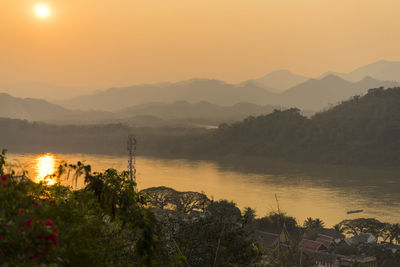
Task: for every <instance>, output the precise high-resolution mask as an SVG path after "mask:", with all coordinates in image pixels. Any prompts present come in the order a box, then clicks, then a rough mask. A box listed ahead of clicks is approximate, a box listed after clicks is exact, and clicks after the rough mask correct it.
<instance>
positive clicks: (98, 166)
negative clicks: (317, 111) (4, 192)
mask: <svg viewBox="0 0 400 267" xmlns="http://www.w3.org/2000/svg"><path fill="white" fill-rule="evenodd" d="M8 160H9V161H10V162H12V161H18V162H20V163H21V165H22V166H23V167H24V168H25V170H26V171H28V175H29V176H31V177H34V179H35V181H40V180H43V177H44V176H45V175H46V174H48V173H51V172H53V171H54V170H57V167H58V165H59V164H60V163H62V160H66V161H67V162H69V163H76V162H77V161H81V162H83V163H85V164H90V165H91V166H92V170H93V171H104V170H105V169H107V168H115V169H118V170H124V169H126V168H127V165H128V161H127V157H124V156H106V155H88V154H45V155H33V154H13V155H9V156H8ZM136 163H137V164H136V167H137V170H138V172H137V183H138V189H139V190H142V189H145V188H148V187H154V186H168V187H172V188H174V189H176V190H179V191H197V192H201V191H204V192H205V193H206V194H207V195H208V196H209V197H212V198H214V199H215V200H219V199H227V200H231V201H234V202H235V203H237V205H238V207H239V208H240V209H243V208H244V207H252V208H254V209H255V210H256V212H257V216H260V217H262V216H265V215H266V214H268V213H269V212H270V211H273V210H276V209H277V203H276V198H275V195H277V196H278V200H279V206H280V209H281V210H282V211H284V212H286V213H287V214H288V215H290V216H294V217H296V218H297V220H298V223H300V224H303V222H304V220H305V219H307V217H312V218H320V219H322V220H323V221H324V222H325V225H326V226H329V227H330V226H333V225H334V224H337V223H338V222H340V221H341V220H344V219H354V218H358V217H366V218H377V219H378V220H381V221H385V222H391V223H398V222H400V194H399V190H400V172H399V171H398V170H396V171H389V170H388V171H383V170H374V169H371V168H367V169H365V170H364V168H362V169H361V170H358V169H356V168H347V167H346V168H345V170H343V172H342V171H341V172H338V173H337V174H335V175H333V172H334V171H335V170H336V171H337V170H338V167H337V166H335V169H333V170H332V169H331V168H328V167H323V168H322V167H321V168H322V170H321V171H319V172H318V173H317V175H314V174H313V175H312V176H309V175H308V174H306V173H303V172H299V171H297V172H293V173H290V174H278V173H276V172H273V173H272V172H271V173H269V172H268V171H265V172H245V171H237V170H235V169H230V168H226V167H224V166H222V165H219V164H216V163H214V162H210V161H193V160H180V159H157V158H150V157H138V158H137V161H136ZM291 167H293V166H292V165H288V166H287V169H290V168H291ZM315 168H317V166H315ZM66 178H67V177H61V178H60V182H61V184H63V185H68V186H72V187H73V188H83V187H84V180H83V179H82V178H81V179H79V180H78V181H77V184H75V182H73V181H72V179H66ZM54 182H55V181H52V183H54ZM355 209H363V210H364V212H363V213H360V214H350V215H349V214H347V213H346V212H347V211H349V210H355Z"/></svg>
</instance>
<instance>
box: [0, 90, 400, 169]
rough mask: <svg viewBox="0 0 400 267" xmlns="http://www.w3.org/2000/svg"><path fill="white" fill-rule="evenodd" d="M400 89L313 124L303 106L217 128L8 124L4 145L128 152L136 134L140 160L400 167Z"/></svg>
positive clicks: (377, 93)
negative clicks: (233, 159) (253, 160)
mask: <svg viewBox="0 0 400 267" xmlns="http://www.w3.org/2000/svg"><path fill="white" fill-rule="evenodd" d="M398 103H400V88H391V89H383V88H375V89H370V90H369V91H368V93H367V94H366V95H364V96H362V97H361V96H355V97H352V98H351V99H350V100H348V101H345V102H343V103H341V104H339V105H336V106H333V107H332V108H330V109H328V110H326V111H323V112H320V113H317V114H316V115H314V116H313V117H311V118H307V117H304V116H302V115H301V113H300V111H299V110H298V109H296V108H292V109H287V110H275V111H274V112H273V113H271V114H269V115H264V116H258V117H248V118H247V119H245V120H243V121H241V122H236V123H231V124H221V125H220V126H219V127H218V128H217V129H211V130H210V129H209V130H207V129H202V128H179V127H177V128H173V127H172V128H171V127H164V128H149V127H145V128H131V127H128V126H126V125H122V124H112V125H91V126H90V125H88V126H76V125H75V126H72V125H71V126H56V125H49V124H43V123H29V122H27V121H22V120H13V119H0V125H1V128H2V129H7V131H1V132H0V147H7V148H9V149H10V150H11V151H13V153H17V152H34V153H45V152H47V151H52V152H54V153H58V152H60V153H76V152H83V153H98V154H124V153H125V150H126V149H125V145H124V144H125V139H126V136H127V135H128V134H129V133H135V135H136V136H137V139H138V142H139V143H140V155H151V156H163V157H182V158H197V159H222V158H226V157H231V156H232V157H241V158H245V157H259V158H262V159H273V160H283V161H291V162H297V163H300V164H303V163H312V164H321V163H323V164H343V165H351V166H354V165H366V166H379V167H381V166H390V167H396V166H398V165H399V163H400V142H398V140H399V136H400V124H399V122H400V115H399V114H400V105H399V104H398Z"/></svg>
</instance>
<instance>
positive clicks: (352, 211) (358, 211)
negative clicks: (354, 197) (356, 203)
mask: <svg viewBox="0 0 400 267" xmlns="http://www.w3.org/2000/svg"><path fill="white" fill-rule="evenodd" d="M363 211H364V210H349V211H348V212H347V214H353V213H360V212H363Z"/></svg>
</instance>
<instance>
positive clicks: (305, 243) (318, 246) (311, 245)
mask: <svg viewBox="0 0 400 267" xmlns="http://www.w3.org/2000/svg"><path fill="white" fill-rule="evenodd" d="M299 249H300V250H302V251H310V252H317V251H326V250H328V248H327V247H326V246H325V245H324V244H323V243H321V242H318V241H313V240H309V239H303V240H301V242H300V245H299Z"/></svg>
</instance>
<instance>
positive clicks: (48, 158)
mask: <svg viewBox="0 0 400 267" xmlns="http://www.w3.org/2000/svg"><path fill="white" fill-rule="evenodd" d="M36 162H37V163H36V169H37V179H38V180H46V182H47V183H48V184H49V185H52V184H54V178H49V177H48V176H49V175H51V174H53V173H54V172H55V159H54V156H53V155H50V154H46V155H42V156H40V157H38V158H37V159H36Z"/></svg>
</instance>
